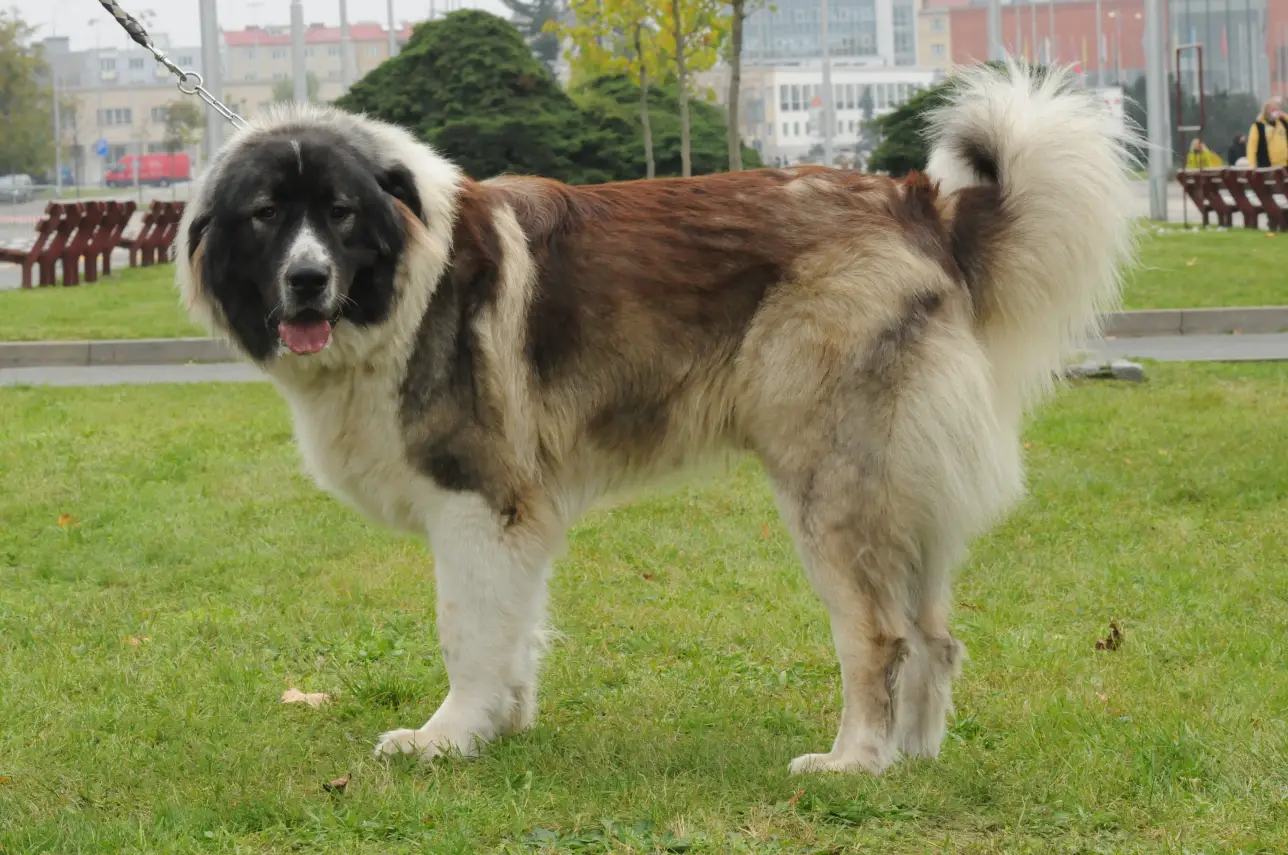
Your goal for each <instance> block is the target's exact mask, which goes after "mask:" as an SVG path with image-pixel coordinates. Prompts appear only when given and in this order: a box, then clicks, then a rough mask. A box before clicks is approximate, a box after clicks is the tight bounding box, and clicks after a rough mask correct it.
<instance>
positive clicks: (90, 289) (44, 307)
mask: <svg viewBox="0 0 1288 855" xmlns="http://www.w3.org/2000/svg"><path fill="white" fill-rule="evenodd" d="M201 335H205V332H204V331H202V330H201V329H199V328H198V327H197V326H196V325H194V324H192V323H191V322H189V320H188V318H187V316H186V315H185V314H184V312H183V310H182V309H181V308H180V306H179V292H178V291H177V290H176V288H175V285H174V267H173V266H172V265H169V264H159V265H155V266H153V267H135V268H129V267H126V268H125V269H123V270H117V271H115V272H114V273H113V274H112V275H111V276H109V277H106V278H100V279H99V281H98V282H94V283H85V284H82V285H79V286H77V287H75V288H62V287H58V288H32V289H29V290H25V289H18V290H10V291H0V341H55V340H60V339H87V338H88V339H104V338H179V337H183V336H201Z"/></svg>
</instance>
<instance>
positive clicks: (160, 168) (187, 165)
mask: <svg viewBox="0 0 1288 855" xmlns="http://www.w3.org/2000/svg"><path fill="white" fill-rule="evenodd" d="M136 168H137V169H138V179H139V180H138V183H139V184H142V185H145V186H147V187H169V186H170V185H171V184H174V183H176V182H179V181H189V180H191V179H192V159H191V158H189V157H188V155H186V154H145V155H143V157H141V158H140V157H138V156H137V155H133V154H129V155H126V156H125V157H123V158H121V162H120V163H118V164H117V165H116V167H115V168H114V169H112V170H111V171H110V172H108V173H107V174H106V175H104V176H103V180H104V181H105V182H107V186H108V187H132V186H134V183H135V182H134V170H135V169H136Z"/></svg>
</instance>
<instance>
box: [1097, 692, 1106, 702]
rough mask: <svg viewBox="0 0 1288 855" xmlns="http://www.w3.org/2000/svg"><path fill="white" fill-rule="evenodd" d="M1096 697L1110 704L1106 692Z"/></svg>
mask: <svg viewBox="0 0 1288 855" xmlns="http://www.w3.org/2000/svg"><path fill="white" fill-rule="evenodd" d="M1096 697H1098V698H1100V700H1102V701H1104V702H1105V703H1109V696H1108V695H1106V694H1105V693H1104V692H1101V693H1100V694H1098V695H1096Z"/></svg>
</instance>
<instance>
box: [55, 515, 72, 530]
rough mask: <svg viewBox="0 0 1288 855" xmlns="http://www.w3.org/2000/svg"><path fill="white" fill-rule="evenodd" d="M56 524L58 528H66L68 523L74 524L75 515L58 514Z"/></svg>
mask: <svg viewBox="0 0 1288 855" xmlns="http://www.w3.org/2000/svg"><path fill="white" fill-rule="evenodd" d="M58 525H59V527H60V528H67V526H69V525H76V517H74V516H72V515H71V514H59V515H58Z"/></svg>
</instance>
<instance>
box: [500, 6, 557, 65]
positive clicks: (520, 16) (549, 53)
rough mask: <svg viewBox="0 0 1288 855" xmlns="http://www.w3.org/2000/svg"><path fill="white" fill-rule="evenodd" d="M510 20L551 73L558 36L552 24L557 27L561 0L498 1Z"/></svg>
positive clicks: (555, 55) (555, 56)
mask: <svg viewBox="0 0 1288 855" xmlns="http://www.w3.org/2000/svg"><path fill="white" fill-rule="evenodd" d="M501 3H502V5H504V6H505V8H507V9H509V10H510V13H511V14H512V15H513V16H514V20H513V22H512V23H513V24H514V25H515V27H516V28H518V30H519V32H521V33H523V35H524V37H525V38H526V39H527V40H528V44H529V46H530V47H531V48H532V53H533V54H535V55H536V57H537V59H539V60H541V62H542V64H543V65H545V67H546V68H548V69H550V70H551V71H554V67H555V60H557V59H558V58H559V33H558V31H557V30H555V29H553V28H552V24H557V23H559V19H560V17H562V15H563V13H564V9H565V8H566V5H567V4H566V2H565V0H501Z"/></svg>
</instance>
